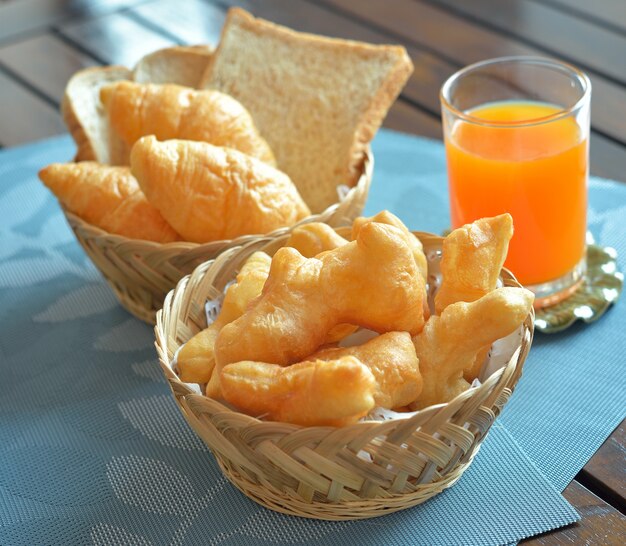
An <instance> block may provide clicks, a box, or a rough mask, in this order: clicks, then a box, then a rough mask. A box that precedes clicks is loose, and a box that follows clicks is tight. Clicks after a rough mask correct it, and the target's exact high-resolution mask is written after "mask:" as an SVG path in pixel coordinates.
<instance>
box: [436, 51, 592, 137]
mask: <svg viewBox="0 0 626 546" xmlns="http://www.w3.org/2000/svg"><path fill="white" fill-rule="evenodd" d="M506 63H510V64H514V63H527V64H535V65H542V66H546V67H551V68H556V69H557V70H560V71H561V72H566V73H569V74H570V76H571V77H572V79H574V80H576V81H578V82H579V83H580V85H581V87H582V94H581V96H580V98H579V99H578V100H577V101H576V102H575V103H574V104H573V105H572V106H570V107H569V108H562V109H561V110H559V111H558V112H555V113H553V114H550V115H548V116H542V117H539V118H530V119H527V120H520V121H493V120H486V119H483V118H480V117H476V116H472V115H471V114H468V113H467V112H464V111H463V110H459V109H458V108H457V107H456V106H453V104H452V102H451V101H450V89H451V87H452V84H453V83H455V82H456V81H457V80H458V79H459V78H461V77H463V76H465V75H466V74H468V73H470V72H473V71H475V70H477V69H480V68H484V67H486V66H490V65H496V64H506ZM590 95H591V80H590V79H589V76H587V74H585V73H584V72H583V71H582V70H579V69H578V68H576V67H575V66H573V65H571V64H569V63H566V62H563V61H558V60H556V59H550V58H548V57H538V56H532V55H511V56H507V57H496V58H494V59H487V60H485V61H480V62H477V63H473V64H470V65H468V66H466V67H465V68H462V69H460V70H457V71H456V72H455V73H454V74H452V76H450V77H449V78H448V79H447V80H446V81H445V82H444V84H443V85H442V86H441V90H440V92H439V100H440V101H441V104H442V106H443V108H445V109H446V110H449V111H450V112H451V113H453V114H454V115H455V116H456V117H458V118H460V119H462V120H463V121H466V122H468V123H472V124H474V125H482V126H487V127H501V128H506V127H531V126H533V125H541V124H544V123H549V122H551V121H556V120H559V119H563V118H566V117H568V116H570V115H571V114H572V113H574V112H576V111H577V110H579V109H580V108H582V107H583V106H584V105H585V103H587V102H588V100H589V97H590Z"/></svg>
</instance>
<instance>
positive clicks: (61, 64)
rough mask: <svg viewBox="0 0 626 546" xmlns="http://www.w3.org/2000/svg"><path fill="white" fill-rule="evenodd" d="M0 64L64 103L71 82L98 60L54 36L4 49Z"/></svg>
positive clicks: (0, 53) (44, 36)
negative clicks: (80, 71)
mask: <svg viewBox="0 0 626 546" xmlns="http://www.w3.org/2000/svg"><path fill="white" fill-rule="evenodd" d="M0 64H3V65H4V66H7V67H8V68H9V69H10V70H11V71H12V72H13V73H15V74H17V75H18V76H19V77H20V78H22V79H23V80H24V81H26V82H28V84H29V85H31V86H33V87H34V88H36V89H37V90H38V91H39V92H40V93H42V94H44V95H46V97H49V98H50V99H51V100H52V101H54V102H55V103H56V104H60V102H61V99H62V97H63V92H64V89H65V84H66V83H67V80H68V79H69V78H70V77H71V76H72V74H73V73H74V72H76V71H77V70H81V69H82V68H85V67H88V66H92V65H94V64H96V61H94V59H92V58H91V57H88V56H87V55H84V54H82V53H80V52H78V51H77V50H75V49H72V48H70V47H69V46H68V45H67V44H65V43H64V42H62V41H61V40H59V39H58V38H56V37H55V36H53V35H51V34H44V35H42V36H37V37H35V38H31V39H29V40H24V41H20V42H16V43H12V44H10V45H6V46H4V47H0Z"/></svg>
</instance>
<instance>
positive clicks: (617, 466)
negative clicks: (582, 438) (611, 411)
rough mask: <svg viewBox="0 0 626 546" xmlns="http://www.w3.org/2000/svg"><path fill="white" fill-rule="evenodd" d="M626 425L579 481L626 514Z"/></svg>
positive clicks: (579, 477) (625, 422)
mask: <svg viewBox="0 0 626 546" xmlns="http://www.w3.org/2000/svg"><path fill="white" fill-rule="evenodd" d="M625 477H626V421H622V424H621V425H620V426H619V427H617V428H616V429H615V431H614V432H613V434H611V436H609V437H608V438H607V440H606V441H605V442H604V443H603V444H602V447H600V449H598V451H597V452H596V453H595V455H594V456H593V457H592V458H591V459H590V460H589V462H588V463H587V464H586V465H585V467H584V468H583V469H582V470H581V471H580V472H579V474H578V476H576V480H577V481H579V482H580V483H582V484H584V485H585V487H587V488H588V489H591V490H592V491H594V492H595V493H596V494H597V495H599V496H600V497H602V499H604V500H605V501H607V502H609V503H611V505H613V506H615V507H616V508H617V509H618V510H620V511H621V512H622V513H625V512H626V479H625Z"/></svg>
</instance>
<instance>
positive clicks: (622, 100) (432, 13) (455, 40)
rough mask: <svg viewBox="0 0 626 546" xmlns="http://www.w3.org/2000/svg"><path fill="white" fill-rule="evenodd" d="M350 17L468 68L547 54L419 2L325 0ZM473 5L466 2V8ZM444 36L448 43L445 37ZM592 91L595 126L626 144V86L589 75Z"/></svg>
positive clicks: (416, 0)
mask: <svg viewBox="0 0 626 546" xmlns="http://www.w3.org/2000/svg"><path fill="white" fill-rule="evenodd" d="M324 2H325V4H328V5H329V6H333V7H334V8H335V9H339V10H341V12H342V13H344V14H345V15H346V16H348V17H354V18H359V19H360V20H362V21H363V22H364V23H365V24H368V25H370V26H372V27H375V28H377V29H378V30H379V31H383V32H387V33H389V35H390V36H392V37H395V38H396V39H397V40H400V41H401V42H403V43H404V45H407V44H412V45H416V46H420V44H422V45H423V44H428V47H430V48H431V49H432V50H434V51H435V52H436V53H437V55H440V56H441V57H442V58H445V59H446V60H448V61H449V62H452V63H456V64H457V65H467V64H471V63H474V62H477V61H480V60H483V59H488V58H491V57H501V56H504V55H543V56H545V53H544V52H543V51H541V50H540V49H537V48H534V47H531V46H527V45H525V44H522V43H521V42H519V41H518V40H514V39H511V38H508V37H507V36H505V35H503V34H501V33H499V32H496V31H493V30H490V29H487V28H483V27H481V26H479V25H477V24H475V23H471V22H469V21H467V20H465V19H463V18H462V17H459V16H457V15H454V14H452V13H449V12H447V11H445V10H443V9H441V8H438V7H434V6H431V5H429V4H426V3H424V2H422V1H420V0H395V1H394V3H393V6H394V9H392V10H391V9H389V8H388V5H387V4H386V3H385V2H377V1H376V0H361V1H360V2H358V4H355V3H354V2H352V1H351V0H324ZM469 4H472V3H471V2H468V3H467V4H464V5H469ZM442 36H445V37H446V38H445V40H444V39H442ZM590 77H591V81H592V86H593V93H592V97H593V98H592V104H593V107H592V108H593V115H592V124H593V126H594V128H596V129H597V130H598V131H600V132H602V133H604V134H606V135H607V136H610V137H612V138H614V139H616V140H618V141H620V142H623V143H626V118H625V117H624V116H620V115H616V112H619V111H621V109H622V108H623V107H624V104H626V88H624V87H623V86H619V85H617V84H615V83H613V82H610V81H608V80H606V78H603V77H602V76H598V75H595V74H593V73H591V74H590Z"/></svg>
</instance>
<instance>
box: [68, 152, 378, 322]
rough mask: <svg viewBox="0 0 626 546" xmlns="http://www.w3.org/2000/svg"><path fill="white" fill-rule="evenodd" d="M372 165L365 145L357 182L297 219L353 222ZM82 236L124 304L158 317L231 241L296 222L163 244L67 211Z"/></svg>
mask: <svg viewBox="0 0 626 546" xmlns="http://www.w3.org/2000/svg"><path fill="white" fill-rule="evenodd" d="M373 170H374V157H373V155H372V153H371V150H369V149H368V150H367V153H366V156H365V160H364V162H363V172H362V174H361V177H360V178H359V180H358V181H357V183H356V185H355V186H354V187H352V188H350V189H349V190H348V191H347V193H346V194H345V195H344V196H343V198H342V199H340V200H339V201H338V202H337V203H335V204H334V205H331V206H330V207H328V208H327V209H326V210H324V211H323V212H321V213H319V214H313V215H311V216H309V217H307V218H305V219H304V220H302V221H301V222H299V223H298V224H296V225H300V224H304V223H308V222H324V223H326V224H328V225H329V226H332V227H338V226H344V225H348V224H351V223H352V221H353V220H354V219H355V218H356V217H357V216H358V215H359V214H361V212H362V211H363V207H364V206H365V201H366V200H367V196H368V193H369V188H370V184H371V181H372V173H373ZM63 212H64V213H65V216H66V218H67V221H68V223H69V225H70V227H71V228H72V230H73V231H74V234H75V235H76V238H77V239H78V242H79V243H80V244H81V246H82V247H83V248H84V249H85V252H86V253H87V255H88V256H89V257H90V258H91V261H92V262H93V263H94V264H95V265H96V267H97V268H98V269H99V270H100V272H101V273H102V275H103V276H104V278H105V279H106V280H107V282H108V283H109V285H110V286H111V288H112V289H113V292H114V293H115V295H116V297H117V299H118V300H119V302H120V304H121V305H122V306H123V307H124V308H125V309H126V310H127V311H129V312H130V313H132V314H133V315H135V316H136V317H137V318H139V319H141V320H143V321H145V322H148V323H150V324H154V323H155V315H156V312H157V310H159V309H161V307H162V306H163V300H164V299H165V296H166V294H167V293H168V292H169V291H170V290H172V288H174V287H175V286H176V283H177V282H178V281H179V280H180V279H181V278H182V277H184V276H185V275H188V274H190V273H191V272H192V271H193V270H194V269H195V268H196V267H197V266H198V265H199V264H201V263H202V262H204V261H206V260H211V259H213V258H215V257H216V256H218V255H219V254H220V253H222V252H224V251H225V250H228V249H230V248H233V247H241V246H244V247H245V246H246V245H248V244H249V243H253V242H255V241H258V240H262V241H266V240H267V239H268V238H269V239H273V238H276V237H281V236H283V235H285V234H288V233H289V232H290V231H291V230H292V229H293V227H295V226H291V227H286V228H281V229H278V230H276V231H273V232H272V233H269V234H266V235H245V236H242V237H238V238H237V239H232V240H227V241H212V242H210V243H205V244H195V243H186V242H177V243H168V244H159V243H154V242H151V241H142V240H138V239H129V238H127V237H122V236H120V235H113V234H111V233H108V232H106V231H104V230H102V229H100V228H98V227H96V226H94V225H92V224H89V223H87V222H85V221H84V220H81V219H80V218H79V217H78V216H76V215H74V214H72V213H70V212H69V211H67V210H64V211H63Z"/></svg>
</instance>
